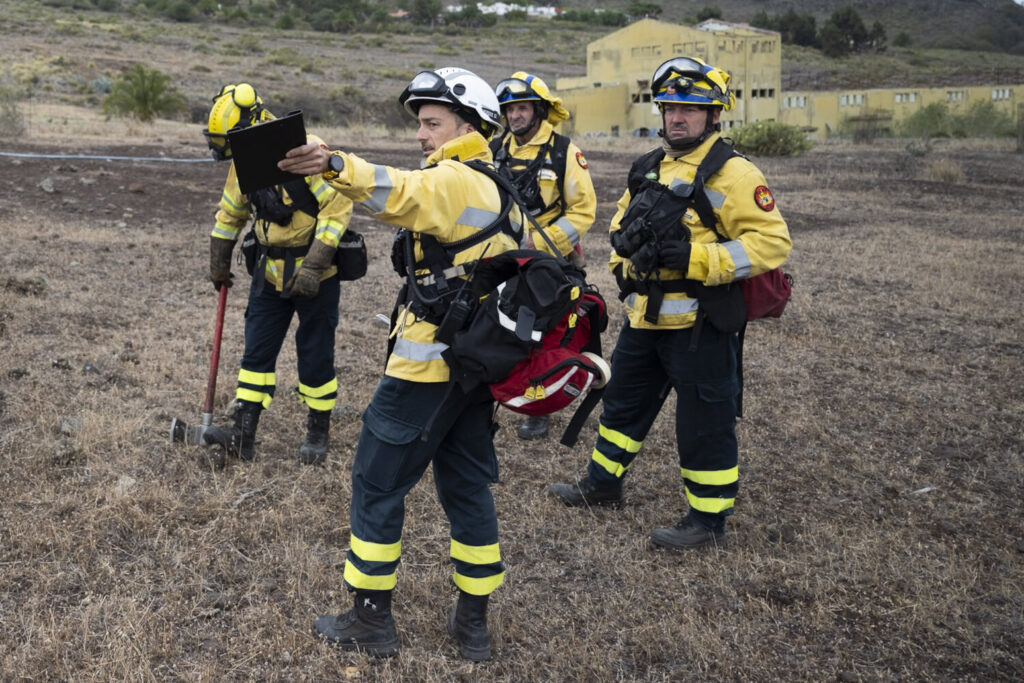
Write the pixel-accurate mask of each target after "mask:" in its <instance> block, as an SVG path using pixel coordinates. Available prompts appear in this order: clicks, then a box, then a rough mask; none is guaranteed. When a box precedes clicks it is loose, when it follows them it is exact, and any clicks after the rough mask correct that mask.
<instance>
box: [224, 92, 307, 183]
mask: <svg viewBox="0 0 1024 683" xmlns="http://www.w3.org/2000/svg"><path fill="white" fill-rule="evenodd" d="M228 144H230V145H231V158H232V159H233V160H234V162H235V173H236V174H237V175H238V187H239V189H240V190H241V191H242V194H249V193H250V192H252V191H254V190H259V189H261V188H264V187H270V186H271V185H280V184H281V183H283V182H287V181H289V180H293V179H295V178H301V177H302V176H300V175H297V174H295V173H288V172H287V171H282V170H281V169H279V168H278V167H277V162H278V161H280V160H281V159H284V155H285V154H287V152H288V150H290V149H294V148H295V147H300V146H302V145H304V144H306V126H305V125H304V124H303V122H302V111H301V110H299V111H293V112H289V113H288V114H287V115H286V116H282V117H281V118H279V119H273V120H271V121H266V122H264V123H259V124H256V125H255V126H249V127H248V128H242V129H240V130H232V131H228Z"/></svg>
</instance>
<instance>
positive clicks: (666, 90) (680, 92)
mask: <svg viewBox="0 0 1024 683" xmlns="http://www.w3.org/2000/svg"><path fill="white" fill-rule="evenodd" d="M651 95H652V96H653V97H654V101H655V102H657V103H658V104H659V105H660V104H662V103H664V102H682V103H686V104H696V105H699V106H710V107H722V108H723V109H724V110H725V111H729V110H730V109H732V108H733V106H734V105H735V104H736V96H735V95H733V94H732V91H731V90H729V74H728V73H726V72H725V71H722V70H721V69H717V68H715V67H713V66H710V65H708V64H706V63H705V62H704V60H702V59H697V58H695V57H693V58H691V57H675V58H674V59H670V60H668V61H667V62H665V63H664V64H662V65H661V66H659V67H658V68H657V69H655V71H654V75H653V76H651Z"/></svg>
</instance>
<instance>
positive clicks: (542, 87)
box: [494, 71, 569, 124]
mask: <svg viewBox="0 0 1024 683" xmlns="http://www.w3.org/2000/svg"><path fill="white" fill-rule="evenodd" d="M494 94H495V96H496V97H497V98H498V104H500V105H501V106H502V111H503V112H504V107H505V105H506V104H512V103H513V102H537V103H539V104H540V105H541V106H542V111H543V112H544V114H543V118H546V119H547V120H548V122H549V123H551V124H555V123H558V122H559V121H565V120H566V119H568V118H569V111H568V110H567V109H566V108H565V107H564V106H563V105H562V98H560V97H556V96H555V95H554V93H552V92H551V90H550V89H549V88H548V84H547V83H545V82H544V81H543V80H541V78H540V77H539V76H534V75H533V74H529V73H526V72H525V71H517V72H515V73H514V74H512V76H510V77H509V78H506V79H505V80H503V81H501V82H500V83H498V85H496V86H495V87H494Z"/></svg>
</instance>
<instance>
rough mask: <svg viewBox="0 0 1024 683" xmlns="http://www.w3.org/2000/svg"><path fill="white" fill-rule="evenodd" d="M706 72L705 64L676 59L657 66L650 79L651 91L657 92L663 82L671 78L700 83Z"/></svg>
mask: <svg viewBox="0 0 1024 683" xmlns="http://www.w3.org/2000/svg"><path fill="white" fill-rule="evenodd" d="M708 71H709V68H708V66H707V65H706V64H701V63H700V62H698V61H697V60H695V59H690V58H689V57H676V58H675V59H670V60H668V61H667V62H665V63H664V64H662V65H661V66H659V67H658V69H657V71H655V72H654V76H653V77H651V90H653V91H654V92H658V91H659V90H661V89H662V88H663V87H664V85H665V81H667V80H669V79H670V78H673V77H675V78H679V77H683V78H690V79H692V80H694V81H702V80H704V74H706V73H707V72H708Z"/></svg>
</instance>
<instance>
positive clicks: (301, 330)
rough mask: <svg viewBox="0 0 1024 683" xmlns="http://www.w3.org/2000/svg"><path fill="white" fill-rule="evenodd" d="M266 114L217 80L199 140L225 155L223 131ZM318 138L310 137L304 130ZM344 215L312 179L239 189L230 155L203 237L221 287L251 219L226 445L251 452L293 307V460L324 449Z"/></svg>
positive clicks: (241, 89) (253, 97)
mask: <svg viewBox="0 0 1024 683" xmlns="http://www.w3.org/2000/svg"><path fill="white" fill-rule="evenodd" d="M272 118H273V115H272V114H271V113H270V112H269V111H268V110H267V109H266V108H265V107H264V106H263V100H262V99H260V97H259V96H258V95H257V94H256V91H255V90H254V89H253V87H252V86H251V85H250V84H248V83H239V84H238V85H228V86H225V87H224V88H223V89H222V90H221V92H220V93H219V94H218V95H217V96H216V97H214V103H213V107H212V109H211V110H210V117H209V123H208V127H207V130H206V131H204V135H205V136H206V139H207V143H208V144H209V147H210V150H211V152H212V153H213V156H214V158H215V159H218V160H231V158H232V155H231V145H230V144H229V141H228V132H229V131H231V130H236V129H240V128H245V127H248V126H253V125H258V124H259V123H261V122H263V121H267V120H270V119H272ZM308 139H309V140H310V141H311V142H315V143H316V144H321V141H320V140H319V138H316V137H315V136H312V135H311V136H309V138H308ZM351 216H352V202H351V201H350V200H348V199H347V198H346V197H344V196H342V195H340V194H338V193H337V192H335V191H334V190H333V189H331V188H330V187H329V186H328V185H327V183H325V182H324V181H323V180H321V179H320V178H299V179H297V180H293V181H289V182H286V183H284V184H283V185H279V186H276V187H269V188H264V189H261V190H257V191H255V192H253V193H250V194H249V195H248V196H246V195H244V194H242V192H241V190H240V189H239V186H238V176H237V175H236V173H235V165H234V162H233V161H232V163H231V166H230V168H229V169H228V176H227V181H226V182H225V183H224V192H223V194H222V195H221V199H220V206H219V208H218V210H217V216H216V222H215V224H214V228H213V232H212V233H211V235H210V279H211V280H212V281H213V285H214V287H215V288H216V289H218V290H219V289H220V288H221V287H230V286H231V284H232V278H233V274H232V273H231V253H232V250H233V248H234V246H235V242H237V241H238V238H239V236H240V235H241V233H242V230H243V229H244V228H245V227H246V225H247V224H248V223H249V220H250V218H255V221H254V222H253V227H252V230H251V232H250V236H251V237H252V238H253V239H252V240H251V241H250V240H247V242H250V245H251V246H249V247H243V250H244V251H245V252H246V265H247V266H249V265H250V264H252V266H251V271H250V273H251V275H252V284H251V286H250V288H249V303H248V307H247V308H246V315H245V351H244V352H243V355H242V362H241V368H240V369H239V371H238V388H237V390H236V392H235V399H236V400H235V425H234V429H233V430H232V442H231V448H230V450H231V452H232V453H233V454H234V455H236V456H238V457H239V458H241V459H242V460H247V461H248V460H252V459H253V458H254V457H255V450H254V445H255V438H256V428H257V426H258V424H259V419H260V413H261V412H262V411H263V410H264V409H266V408H269V407H270V403H271V401H272V400H273V398H274V394H275V391H276V389H277V379H276V373H275V368H276V364H277V355H278V352H279V351H280V350H281V345H282V343H283V342H284V338H285V335H286V334H287V332H288V327H289V325H290V324H291V320H292V317H293V316H294V315H295V314H298V318H299V326H298V329H297V330H296V331H295V350H296V354H297V356H298V374H299V386H298V396H299V399H300V400H301V401H302V402H304V403H305V404H306V405H307V407H308V408H309V413H308V417H307V421H306V439H305V442H304V443H303V444H302V445H301V446H300V448H299V460H300V461H301V462H303V463H305V464H319V463H321V462H322V461H323V460H324V458H325V457H326V455H327V443H328V434H329V431H330V419H331V411H332V410H333V408H334V404H335V399H336V397H337V395H338V380H337V378H336V377H335V374H334V335H335V329H336V328H337V326H338V300H339V293H340V286H339V283H338V278H337V268H336V267H335V265H334V256H335V249H336V248H337V246H338V240H339V238H340V237H341V235H342V233H343V232H344V231H345V229H346V227H347V226H348V224H349V220H350V218H351Z"/></svg>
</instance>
